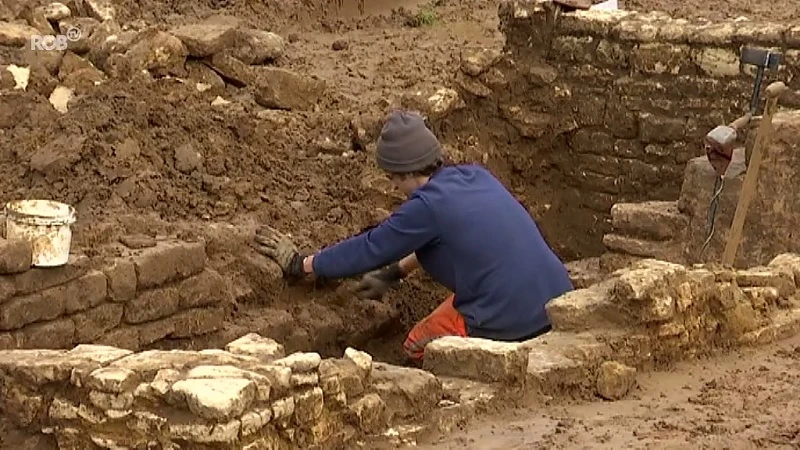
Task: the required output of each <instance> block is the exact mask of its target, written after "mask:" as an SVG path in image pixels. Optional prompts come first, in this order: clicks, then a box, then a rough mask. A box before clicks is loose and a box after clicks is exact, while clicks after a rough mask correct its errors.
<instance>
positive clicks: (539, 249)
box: [256, 112, 573, 360]
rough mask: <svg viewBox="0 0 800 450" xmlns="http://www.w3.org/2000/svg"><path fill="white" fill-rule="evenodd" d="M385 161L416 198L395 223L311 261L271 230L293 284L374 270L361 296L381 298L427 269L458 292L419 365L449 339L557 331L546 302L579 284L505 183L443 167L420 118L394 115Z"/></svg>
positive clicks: (440, 315)
mask: <svg viewBox="0 0 800 450" xmlns="http://www.w3.org/2000/svg"><path fill="white" fill-rule="evenodd" d="M377 162H378V165H379V166H380V167H381V168H382V169H383V170H384V171H385V172H386V173H387V176H388V177H389V178H390V179H391V181H392V183H393V184H394V185H395V186H396V187H397V188H398V189H399V190H400V191H402V192H403V193H404V194H405V195H406V196H407V197H408V199H407V200H406V201H405V202H404V203H403V204H402V205H401V206H400V207H399V208H398V209H397V210H396V211H394V213H392V215H391V216H390V217H389V218H388V219H386V220H385V221H384V222H382V223H381V224H379V225H378V226H376V227H374V228H372V229H370V230H369V231H366V232H364V233H361V234H359V235H356V236H353V237H351V238H349V239H347V240H344V241H342V242H340V243H338V244H336V245H333V246H331V247H328V248H325V249H323V250H321V251H319V252H317V253H316V254H314V255H308V256H305V255H299V254H298V252H297V248H296V247H295V246H294V244H293V243H292V242H291V241H290V240H289V239H288V238H287V237H286V236H284V235H282V234H280V233H278V232H276V231H275V230H271V229H270V230H267V231H266V232H262V233H261V234H260V235H259V236H257V238H256V239H257V241H258V242H259V243H260V244H261V249H262V252H263V253H264V254H266V255H267V256H270V257H272V258H273V259H275V260H276V261H277V262H278V263H279V264H281V266H282V267H283V270H284V273H286V274H287V275H288V276H305V275H307V274H312V273H313V274H314V275H316V276H318V277H324V278H342V277H350V276H354V275H358V274H361V273H365V272H368V273H367V274H366V275H364V277H363V278H362V280H361V283H360V285H359V288H358V291H359V295H361V296H362V297H366V298H373V299H378V298H380V297H381V296H382V295H383V294H384V293H385V292H386V291H387V290H388V289H389V288H391V287H392V286H394V285H395V284H396V283H397V282H398V281H399V280H401V279H402V278H404V277H406V276H407V275H408V274H410V273H411V272H412V271H414V270H416V269H417V268H419V267H422V268H423V269H424V270H425V271H426V272H428V273H429V274H430V275H431V277H432V278H433V279H434V280H436V281H437V282H439V283H441V284H442V285H444V286H445V287H447V288H448V289H449V290H451V291H452V292H453V294H452V295H451V296H449V297H448V298H447V299H446V300H445V301H444V302H443V303H442V304H441V305H440V306H439V307H438V308H436V309H435V310H434V311H433V312H432V313H431V314H430V315H429V316H428V317H426V318H425V319H423V320H422V321H420V323H418V324H417V325H416V326H415V327H414V328H413V329H412V330H411V332H410V333H409V335H408V338H407V339H406V341H405V343H404V345H403V347H404V350H405V352H406V353H407V354H408V355H409V356H410V357H411V358H414V359H417V360H420V359H422V357H423V355H424V349H425V346H426V345H427V344H428V343H429V342H431V341H433V340H434V339H437V338H439V337H443V336H471V337H481V338H487V339H495V340H502V341H519V340H524V339H529V338H533V337H535V336H537V335H539V334H541V333H544V332H546V331H548V330H549V329H550V324H549V321H548V318H547V315H546V313H545V304H547V302H549V301H550V300H551V299H553V298H555V297H558V296H560V295H562V294H564V293H565V292H567V291H570V290H572V289H573V286H572V283H571V281H570V279H569V275H568V273H567V270H566V268H565V267H564V264H563V263H562V262H561V260H560V259H559V258H558V256H556V254H555V253H554V252H553V250H552V249H551V248H550V247H549V246H548V245H547V243H546V242H545V240H544V238H543V237H542V235H541V233H540V232H539V228H538V227H537V225H536V223H535V222H534V220H533V218H532V217H531V216H530V214H528V212H527V211H526V210H525V208H524V207H523V206H522V205H521V204H520V203H519V202H518V201H517V200H516V199H515V198H514V196H513V195H511V193H510V192H509V191H508V190H507V189H506V188H505V187H504V186H503V185H502V183H500V181H499V180H497V179H496V178H495V177H494V176H493V175H492V174H491V173H490V172H489V171H488V170H486V169H484V168H483V167H481V166H478V165H472V164H464V165H445V164H443V155H442V148H441V145H440V144H439V142H438V140H437V139H436V137H435V136H434V135H433V133H432V132H431V131H430V130H429V129H428V128H427V127H426V125H425V123H424V120H423V119H422V117H421V116H420V115H418V114H416V113H411V112H395V113H392V114H391V115H390V116H389V118H388V120H387V121H386V123H385V125H384V127H383V129H382V131H381V136H380V138H379V140H378V149H377ZM386 265H388V266H387V267H384V266H386ZM380 267H384V268H381V269H377V268H380ZM375 269H377V270H375Z"/></svg>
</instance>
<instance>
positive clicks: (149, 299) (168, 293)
mask: <svg viewBox="0 0 800 450" xmlns="http://www.w3.org/2000/svg"><path fill="white" fill-rule="evenodd" d="M179 308H180V295H179V293H178V289H177V287H175V286H168V287H163V288H157V289H150V290H146V291H143V292H140V293H139V294H138V295H137V296H136V298H134V299H133V300H130V301H129V302H127V303H126V304H125V313H124V315H123V320H124V321H125V322H126V323H131V324H139V323H143V322H149V321H151V320H156V319H160V318H162V317H167V316H171V315H173V314H175V313H176V312H177V311H178V309H179Z"/></svg>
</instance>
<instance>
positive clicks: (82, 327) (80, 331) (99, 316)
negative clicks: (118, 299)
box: [70, 303, 124, 344]
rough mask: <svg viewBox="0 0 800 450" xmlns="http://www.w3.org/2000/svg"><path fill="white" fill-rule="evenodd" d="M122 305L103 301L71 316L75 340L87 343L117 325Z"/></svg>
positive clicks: (120, 316) (120, 317)
mask: <svg viewBox="0 0 800 450" xmlns="http://www.w3.org/2000/svg"><path fill="white" fill-rule="evenodd" d="M123 309H124V307H123V306H122V305H121V304H119V303H104V304H102V305H100V306H96V307H94V308H92V309H90V310H88V311H84V312H82V313H78V314H75V315H73V316H71V317H70V318H71V319H72V322H73V323H74V324H75V342H77V343H78V344H88V343H91V342H93V341H94V340H96V339H98V338H100V336H102V335H103V334H104V333H106V332H107V331H109V330H112V329H113V328H115V327H117V326H118V325H119V323H120V321H121V320H122V311H123Z"/></svg>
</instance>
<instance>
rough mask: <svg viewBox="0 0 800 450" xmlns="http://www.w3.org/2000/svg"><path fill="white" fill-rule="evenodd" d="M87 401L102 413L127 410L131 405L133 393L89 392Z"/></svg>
mask: <svg viewBox="0 0 800 450" xmlns="http://www.w3.org/2000/svg"><path fill="white" fill-rule="evenodd" d="M89 401H90V402H91V403H92V405H94V406H96V407H97V408H100V409H102V410H104V411H107V410H127V409H129V408H130V407H131V406H132V405H133V392H122V393H120V394H112V393H109V392H101V391H90V392H89Z"/></svg>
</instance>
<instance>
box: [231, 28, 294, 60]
mask: <svg viewBox="0 0 800 450" xmlns="http://www.w3.org/2000/svg"><path fill="white" fill-rule="evenodd" d="M284 50H285V43H284V40H283V38H282V37H280V36H279V35H277V34H275V33H272V32H269V31H263V30H256V29H252V28H237V29H236V30H235V32H234V39H233V47H232V48H231V49H230V52H231V55H233V57H235V58H237V59H239V60H240V61H242V62H244V63H246V64H264V63H265V62H268V61H274V60H276V59H278V58H280V57H281V56H282V55H283V52H284Z"/></svg>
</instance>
